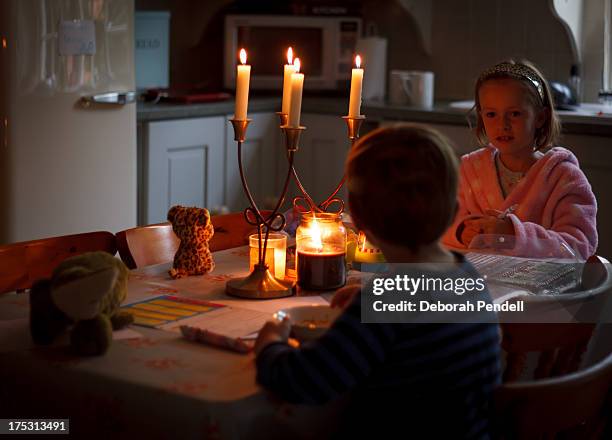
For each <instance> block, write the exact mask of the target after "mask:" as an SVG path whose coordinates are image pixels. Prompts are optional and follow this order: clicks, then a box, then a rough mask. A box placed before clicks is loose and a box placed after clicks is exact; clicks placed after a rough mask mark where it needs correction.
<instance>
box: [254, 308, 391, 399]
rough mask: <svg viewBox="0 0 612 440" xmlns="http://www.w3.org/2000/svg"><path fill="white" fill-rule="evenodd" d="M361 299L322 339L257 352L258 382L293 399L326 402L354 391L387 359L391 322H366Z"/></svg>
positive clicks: (276, 346) (268, 346)
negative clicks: (357, 385)
mask: <svg viewBox="0 0 612 440" xmlns="http://www.w3.org/2000/svg"><path fill="white" fill-rule="evenodd" d="M360 310H361V309H360V307H359V299H356V300H355V301H354V302H353V303H352V304H351V305H350V306H349V307H348V308H347V309H346V310H345V312H344V313H343V314H342V315H341V316H340V317H339V318H338V319H337V320H336V322H335V323H334V325H333V326H332V327H331V328H330V329H329V331H328V332H327V333H325V334H324V335H323V336H322V337H321V338H319V339H317V340H316V341H312V342H310V343H305V344H303V345H302V347H301V348H299V349H294V348H291V347H289V346H288V345H287V344H285V343H281V342H277V343H271V344H269V345H267V346H265V347H263V348H262V349H261V350H260V351H259V353H258V355H257V382H258V383H260V384H261V385H262V386H264V387H265V388H267V389H269V390H271V391H273V392H274V393H276V394H278V395H279V396H280V397H282V398H283V399H284V400H287V401H289V402H292V403H324V402H328V401H330V400H332V399H334V398H336V397H338V396H340V395H342V394H343V393H345V392H347V391H348V390H350V389H352V388H353V387H354V386H355V385H356V384H357V383H358V382H359V380H361V379H363V378H364V377H366V376H367V375H368V374H369V373H370V372H371V371H372V369H373V368H374V367H375V366H376V365H378V364H380V363H381V362H383V360H384V359H385V356H386V352H387V349H388V347H389V346H390V345H391V344H392V341H393V337H394V334H393V331H392V327H391V326H390V325H385V324H362V323H361V312H360Z"/></svg>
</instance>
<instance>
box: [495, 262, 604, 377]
mask: <svg viewBox="0 0 612 440" xmlns="http://www.w3.org/2000/svg"><path fill="white" fill-rule="evenodd" d="M608 272H609V265H607V266H606V265H605V264H604V263H603V262H602V261H601V260H599V259H598V258H595V257H594V258H591V259H589V261H588V262H587V264H586V265H585V268H584V271H583V277H582V284H581V288H582V290H581V291H580V292H576V293H566V294H562V295H558V296H554V297H537V296H535V297H522V298H520V300H524V305H525V311H524V312H523V314H522V315H520V316H517V315H515V314H514V313H516V312H508V313H507V314H506V313H500V315H499V318H500V322H501V329H502V348H503V349H504V351H505V352H506V367H505V369H504V374H503V381H504V382H514V381H517V380H519V379H522V378H523V377H524V373H525V370H526V369H527V367H528V366H529V364H530V362H529V361H528V359H533V361H531V363H532V364H533V362H535V366H534V365H531V366H532V367H535V368H534V371H533V376H529V377H528V378H529V379H532V378H533V379H542V378H547V377H555V376H559V375H563V374H568V373H571V372H574V371H576V370H577V369H578V368H579V367H580V365H581V363H582V358H583V355H584V353H585V352H586V349H587V347H588V345H589V342H590V340H591V336H592V335H593V332H594V330H595V328H596V324H597V322H598V321H599V319H600V316H601V313H602V310H603V309H604V305H605V303H606V302H607V300H608V298H609V296H610V295H612V274H610V273H608ZM515 300H519V298H517V299H515ZM521 318H523V319H525V321H526V322H516V321H517V320H519V319H521Z"/></svg>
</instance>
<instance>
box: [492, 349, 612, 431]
mask: <svg viewBox="0 0 612 440" xmlns="http://www.w3.org/2000/svg"><path fill="white" fill-rule="evenodd" d="M611 386H612V353H610V354H609V355H608V356H607V357H606V358H605V359H604V360H602V361H601V362H599V363H598V364H596V365H594V366H593V367H590V368H588V369H586V370H582V371H579V372H576V373H572V374H569V375H566V376H561V377H557V378H552V379H544V380H536V381H529V382H517V383H511V384H503V385H501V386H500V387H499V388H498V389H497V390H496V392H495V399H494V401H495V405H494V416H495V426H496V429H497V431H498V434H499V437H500V438H513V439H514V438H520V439H542V438H555V435H558V434H564V435H565V436H567V437H568V438H580V439H583V438H597V437H598V434H600V433H601V432H602V431H603V430H604V428H605V424H606V423H607V422H609V420H608V419H609V415H610V411H611V410H612V409H611V408H610V403H611V402H610V397H611V396H610V390H611ZM564 438H566V437H564Z"/></svg>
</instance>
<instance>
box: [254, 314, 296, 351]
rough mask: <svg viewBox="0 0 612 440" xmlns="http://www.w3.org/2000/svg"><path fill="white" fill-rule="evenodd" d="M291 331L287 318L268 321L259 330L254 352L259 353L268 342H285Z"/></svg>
mask: <svg viewBox="0 0 612 440" xmlns="http://www.w3.org/2000/svg"><path fill="white" fill-rule="evenodd" d="M290 331H291V322H290V321H289V318H284V319H283V320H282V321H280V322H279V321H268V322H266V323H265V324H264V326H263V327H262V328H261V330H259V335H258V336H257V340H256V341H255V354H259V352H260V351H261V350H263V349H264V347H266V346H267V345H269V344H272V343H273V342H287V340H288V339H289V332H290Z"/></svg>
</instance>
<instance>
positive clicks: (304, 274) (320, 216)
mask: <svg viewBox="0 0 612 440" xmlns="http://www.w3.org/2000/svg"><path fill="white" fill-rule="evenodd" d="M296 251H297V252H296V260H297V261H296V270H297V282H298V284H299V286H300V287H301V288H302V289H308V290H330V289H337V288H339V287H342V286H343V285H344V284H345V283H346V229H345V227H344V225H343V224H342V219H341V216H340V215H339V214H336V213H317V214H316V215H312V214H310V215H305V216H303V217H302V220H301V222H300V226H299V227H298V229H297V233H296Z"/></svg>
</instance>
